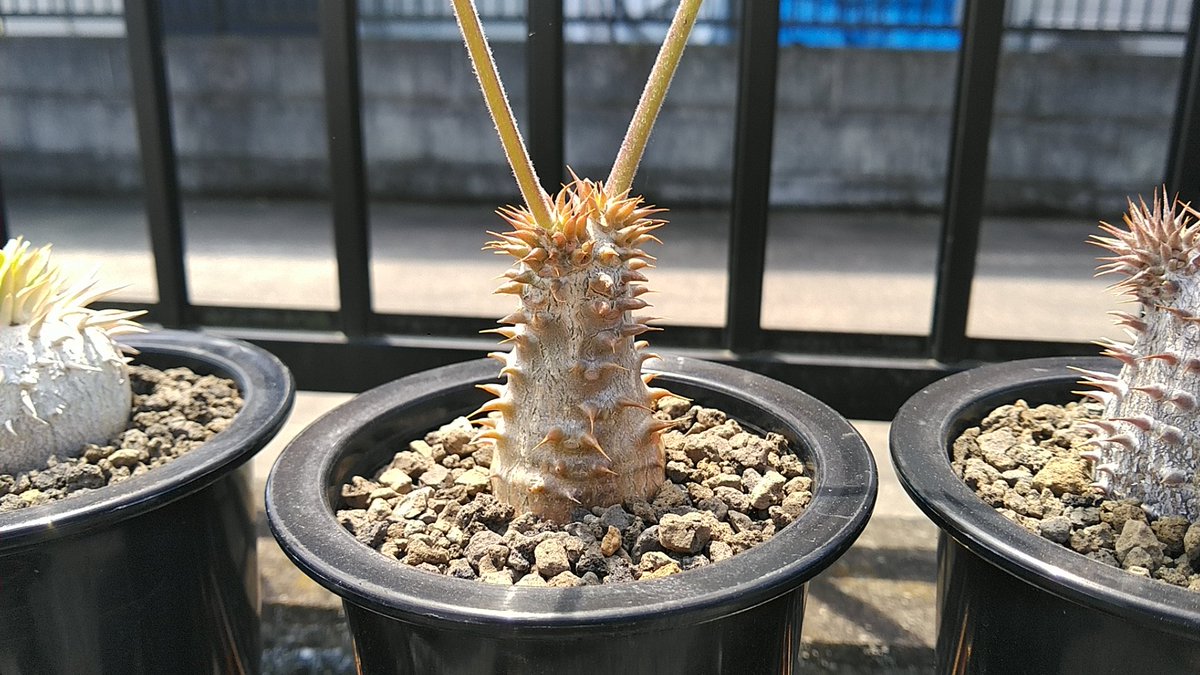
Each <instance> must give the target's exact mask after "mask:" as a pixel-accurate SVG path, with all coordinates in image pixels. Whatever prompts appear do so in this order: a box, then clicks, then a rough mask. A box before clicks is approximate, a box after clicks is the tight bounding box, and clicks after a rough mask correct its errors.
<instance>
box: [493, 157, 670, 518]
mask: <svg viewBox="0 0 1200 675" xmlns="http://www.w3.org/2000/svg"><path fill="white" fill-rule="evenodd" d="M654 213H657V210H655V209H652V208H649V207H645V206H643V205H642V203H641V198H640V197H634V198H629V197H627V196H621V197H616V198H610V197H609V196H607V195H606V194H605V192H604V190H603V188H602V186H601V185H600V184H598V183H594V182H592V181H589V180H582V179H578V178H576V179H575V180H574V181H573V182H572V183H571V184H569V185H567V186H566V187H564V188H563V189H562V191H561V192H560V193H559V194H558V196H557V198H556V199H555V200H554V203H553V208H552V219H553V223H554V226H553V228H551V229H547V228H544V227H541V226H539V225H537V224H536V223H535V222H534V221H533V218H532V216H531V215H530V213H529V212H528V211H526V210H524V209H507V210H502V211H501V215H502V216H504V217H505V219H506V220H507V221H508V222H509V224H510V225H512V226H513V230H512V232H508V233H503V234H497V233H492V234H495V235H496V236H497V237H499V238H498V239H497V240H496V241H494V242H492V243H491V244H489V247H490V248H494V249H496V250H497V252H500V253H507V254H510V255H512V256H513V257H514V258H516V259H517V261H516V263H515V264H514V266H513V267H512V268H511V269H510V270H509V271H508V273H507V274H506V277H507V280H506V281H505V282H504V283H503V284H502V285H501V286H500V287H499V288H498V289H497V292H499V293H511V294H514V295H517V296H519V297H520V307H519V309H517V311H515V312H513V313H512V314H510V315H508V316H507V317H505V318H504V319H502V320H501V323H504V324H508V325H507V326H505V327H503V328H499V329H496V332H498V333H500V334H502V335H503V336H504V337H505V339H506V342H511V343H512V345H513V349H512V351H511V352H508V353H502V352H496V353H494V354H492V356H493V357H494V358H496V359H498V360H500V361H501V362H502V363H503V364H504V367H503V369H502V371H501V373H502V375H503V376H505V377H506V378H507V382H506V384H505V385H503V386H495V385H488V386H486V387H484V388H485V389H487V390H488V391H490V392H492V393H493V394H495V395H496V396H497V398H495V399H494V400H492V401H489V402H488V403H487V404H486V405H485V406H484V407H483V408H482V409H481V411H483V412H491V413H492V415H491V416H490V417H489V418H486V419H485V420H483V423H484V424H485V425H486V427H487V428H486V429H485V430H484V431H483V432H482V434H481V435H482V437H484V438H488V439H491V440H492V441H493V442H494V454H493V459H492V473H493V476H492V490H493V494H495V496H496V497H497V498H499V499H500V500H501V501H504V502H506V503H508V504H511V505H513V506H514V507H516V508H517V510H518V511H520V512H525V511H528V512H531V513H534V514H536V515H539V516H542V517H544V518H547V519H551V520H555V521H565V520H567V519H569V517H570V515H571V512H572V510H574V509H575V508H576V507H579V506H583V507H588V508H590V507H592V506H609V505H612V504H616V503H620V502H621V501H622V500H624V499H626V498H648V497H651V496H653V494H654V493H655V491H656V490H657V489H658V488H659V486H660V485H661V483H662V482H663V480H664V474H663V450H662V445H661V440H660V434H661V432H662V430H663V428H664V424H663V423H662V422H660V421H659V420H657V419H655V418H654V417H653V416H652V412H653V403H654V401H655V400H657V399H658V398H661V397H663V396H665V395H667V392H666V391H665V390H662V389H656V388H650V387H649V386H647V383H648V382H649V381H650V377H649V376H645V377H643V375H642V374H641V366H642V363H643V361H645V360H646V359H648V358H650V357H651V356H653V355H652V354H650V353H649V352H648V351H646V343H645V342H643V341H640V340H638V339H637V338H638V336H639V335H640V334H642V333H644V332H646V331H648V330H652V329H651V328H650V327H649V326H647V325H646V321H647V320H645V319H643V320H638V319H635V318H634V317H633V316H632V312H633V310H637V309H641V308H643V307H646V306H647V304H646V302H645V301H644V300H642V299H641V298H640V297H639V296H640V295H642V294H643V293H645V292H646V287H645V286H643V285H641V284H640V283H639V282H643V281H645V280H646V278H645V277H644V276H643V275H642V273H641V272H640V271H639V270H640V269H642V268H645V267H647V266H649V260H650V257H649V256H648V255H647V254H646V253H645V252H644V251H643V250H642V249H641V248H640V247H641V246H642V245H643V244H645V243H646V242H649V241H657V238H655V237H654V235H652V234H650V232H651V231H652V230H654V229H656V228H658V227H660V226H661V225H662V224H663V221H660V220H653V219H651V218H650V216H651V215H653V214H654Z"/></svg>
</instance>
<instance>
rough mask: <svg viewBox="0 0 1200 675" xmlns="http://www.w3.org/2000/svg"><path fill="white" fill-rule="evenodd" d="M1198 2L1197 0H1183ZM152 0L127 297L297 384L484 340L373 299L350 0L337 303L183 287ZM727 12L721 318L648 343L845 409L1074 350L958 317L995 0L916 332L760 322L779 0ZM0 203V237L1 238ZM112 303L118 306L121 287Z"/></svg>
mask: <svg viewBox="0 0 1200 675" xmlns="http://www.w3.org/2000/svg"><path fill="white" fill-rule="evenodd" d="M527 1H528V5H527V12H526V21H527V22H528V24H529V27H530V30H529V31H528V34H529V36H530V37H529V42H528V45H527V49H526V58H527V66H528V69H529V77H528V80H529V82H530V83H531V85H530V87H529V94H528V95H529V100H528V109H529V120H530V123H531V124H530V128H529V129H528V130H527V131H528V136H529V137H531V154H532V155H533V160H534V163H535V164H536V165H537V166H538V167H541V172H540V173H541V175H542V176H544V177H545V178H546V180H547V182H548V183H557V181H558V179H559V178H561V176H560V167H562V166H563V129H564V124H563V90H564V88H563V81H562V79H563V51H564V50H563V27H564V5H563V3H562V2H561V0H527ZM1193 4H1197V5H1200V0H1197V2H1196V3H1193ZM162 8H163V5H162V4H160V2H159V1H158V0H125V7H124V16H125V22H126V30H127V36H128V48H129V51H130V63H131V67H132V82H133V89H134V96H135V99H136V100H135V108H136V115H137V122H138V133H139V141H140V144H141V152H142V162H143V169H144V174H145V203H146V211H147V215H148V220H149V226H150V232H151V242H152V251H153V254H154V259H155V265H156V274H157V281H158V289H159V301H158V302H157V303H156V304H153V305H149V306H145V307H143V308H144V309H147V310H148V311H149V313H150V314H149V319H150V320H152V321H156V322H159V323H161V324H163V325H164V326H168V327H199V328H205V329H214V330H220V331H222V332H226V333H229V334H233V335H237V336H239V337H243V338H246V339H249V340H251V341H253V342H256V343H258V344H260V345H262V346H264V347H266V348H267V349H269V350H271V351H273V352H274V353H276V354H278V355H279V356H280V357H281V358H282V359H283V360H284V361H285V362H287V363H288V365H289V366H290V367H291V368H292V369H293V371H294V372H295V374H296V377H297V380H298V382H299V385H300V386H301V387H303V388H308V389H318V390H334V391H360V390H363V389H365V388H368V387H370V386H373V385H376V384H379V383H381V382H383V381H386V380H389V379H393V378H395V377H398V376H400V375H403V374H406V373H410V372H415V371H418V370H423V369H426V368H429V367H433V366H436V365H441V364H445V363H450V362H454V361H459V360H463V359H467V358H473V357H477V356H480V355H482V354H483V353H484V352H486V351H489V350H491V349H492V348H493V347H494V342H493V341H492V340H490V339H481V338H480V337H479V336H478V334H477V333H478V331H479V330H481V329H484V328H490V327H492V326H493V325H494V322H493V320H492V319H490V318H458V317H442V316H414V315H401V314H385V313H379V312H376V311H375V310H374V309H373V303H372V298H371V284H370V278H369V273H370V272H369V270H370V266H369V265H368V259H369V252H370V242H369V239H368V232H369V230H368V222H367V219H368V210H367V183H366V170H365V164H364V157H363V142H362V128H361V86H360V75H359V73H360V71H359V45H358V41H359V30H358V26H359V13H358V8H359V3H358V2H356V1H355V0H321V2H320V4H319V6H318V9H319V16H318V18H319V25H320V26H321V37H322V49H323V56H324V68H325V83H326V113H327V114H326V123H327V125H328V137H329V139H330V140H329V157H330V162H329V171H330V173H331V178H332V208H333V222H334V232H335V243H336V256H337V267H338V282H339V286H340V288H339V293H340V309H338V310H337V311H317V310H287V309H280V308H270V307H240V308H239V307H232V308H231V307H217V306H203V305H197V304H193V303H192V301H191V298H190V295H189V292H188V288H187V283H186V276H185V271H184V255H183V249H184V247H183V228H182V217H181V210H180V195H179V188H178V183H177V177H176V176H177V174H176V171H177V167H176V161H175V155H174V146H173V143H172V132H171V116H170V112H169V111H170V106H169V99H168V87H167V82H166V76H165V64H164V53H163V21H162V18H163V17H162V14H161V12H162ZM740 13H741V20H740V22H739V23H738V33H737V36H738V38H737V39H738V40H739V42H740V49H739V52H738V60H739V68H738V79H739V81H738V106H737V117H736V122H735V124H736V130H735V148H734V153H733V158H732V163H733V167H732V169H733V194H732V211H731V213H732V216H731V221H732V222H731V229H730V241H729V261H728V271H729V274H728V293H727V298H728V300H727V311H726V321H725V326H724V328H723V329H716V328H710V327H702V326H672V327H671V328H670V330H668V331H666V332H665V333H663V334H662V336H661V338H660V339H658V340H656V343H655V346H656V347H659V348H661V349H669V350H675V351H679V352H684V353H690V354H692V355H695V356H699V357H702V358H708V359H711V360H714V361H720V362H726V363H732V364H734V365H737V366H740V367H744V368H748V369H751V370H755V371H759V372H762V373H765V374H767V375H770V376H773V377H776V378H778V379H781V380H783V381H786V382H789V383H792V384H795V385H797V386H799V387H802V388H803V389H805V390H806V391H809V392H810V393H812V394H814V395H816V396H818V397H819V398H821V399H823V400H825V401H827V402H829V403H830V404H831V405H833V406H834V407H835V408H837V409H839V410H840V411H841V412H843V413H844V414H846V415H849V416H852V417H861V418H870V419H890V418H891V416H892V415H893V413H894V412H895V410H896V409H897V407H898V406H899V404H900V403H901V402H903V400H905V399H906V398H907V397H908V396H909V395H911V394H912V393H913V392H915V391H916V390H917V389H919V388H920V387H922V386H923V385H925V384H927V383H929V382H931V381H933V380H934V379H937V378H939V377H941V376H943V375H945V374H946V373H947V372H949V371H952V370H955V369H960V368H964V367H968V366H970V365H972V364H975V363H978V362H986V361H997V360H1003V359H1009V358H1018V357H1030V356H1042V355H1052V354H1075V353H1092V352H1094V351H1095V348H1094V347H1090V346H1088V345H1082V344H1071V343H1055V342H1030V341H1015V340H996V339H978V338H973V337H969V336H968V335H967V334H966V322H967V310H968V306H969V304H970V291H971V282H972V279H973V277H974V271H975V256H976V248H977V244H978V240H979V231H980V216H981V213H980V209H981V205H982V204H983V201H984V200H983V196H984V185H985V172H986V166H987V153H988V140H989V135H990V125H991V122H992V108H993V98H994V94H995V85H996V75H997V67H998V62H999V57H1000V51H1001V39H1002V36H1003V35H1004V32H1005V16H1006V14H1005V4H1004V3H1003V2H1001V1H999V0H978V1H973V2H968V3H967V4H966V6H965V8H964V11H963V17H962V51H961V57H960V60H959V66H958V73H957V84H956V87H957V89H956V98H955V106H954V117H953V124H952V125H951V127H952V131H951V134H952V137H951V142H950V148H951V150H950V156H949V165H948V171H947V183H946V191H945V195H946V197H945V205H944V209H943V216H942V225H941V234H940V248H939V257H938V264H937V270H936V274H937V277H936V279H937V281H936V292H935V297H934V303H933V312H932V316H933V319H932V323H931V326H930V330H929V332H928V334H927V335H924V336H902V335H876V334H867V333H828V332H803V331H781V330H766V329H764V328H763V327H762V321H761V306H762V297H763V274H764V266H765V254H764V249H765V245H766V237H767V213H768V186H769V185H770V182H771V181H770V176H771V151H770V148H771V147H772V138H773V134H774V129H773V115H774V109H775V83H776V64H777V61H778V54H779V40H778V39H777V36H778V33H779V30H780V2H779V0H746V1H745V2H744V3H742V4H741V7H740ZM1198 19H1200V13H1197V12H1193V14H1192V17H1191V23H1190V26H1189V32H1188V42H1187V48H1186V53H1185V55H1184V67H1183V68H1182V81H1181V86H1180V93H1179V99H1178V100H1179V103H1178V110H1177V113H1176V120H1175V128H1174V132H1173V135H1172V139H1171V141H1170V146H1169V156H1170V157H1169V162H1168V166H1167V167H1165V169H1166V172H1165V181H1166V184H1167V186H1168V188H1169V189H1170V190H1173V191H1179V192H1181V193H1182V194H1183V195H1184V196H1185V197H1196V196H1200V171H1198V167H1200V111H1198V110H1197V101H1196V97H1197V94H1198V93H1200V55H1198V53H1197V48H1196V39H1197V35H1198V34H1200V24H1198ZM4 236H5V235H4V223H3V220H2V218H0V238H4ZM125 306H129V305H128V304H127V303H126V304H125Z"/></svg>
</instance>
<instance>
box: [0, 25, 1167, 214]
mask: <svg viewBox="0 0 1200 675" xmlns="http://www.w3.org/2000/svg"><path fill="white" fill-rule="evenodd" d="M522 56H523V55H522V47H521V46H520V45H513V44H501V45H499V46H498V49H497V58H498V60H499V65H500V69H501V72H502V73H503V74H504V76H505V78H506V84H507V86H508V89H509V93H510V96H511V98H512V99H513V102H514V105H515V107H516V109H517V114H518V116H521V117H523V101H524V96H525V81H524V72H523V71H524V69H523V64H522ZM653 56H654V49H653V48H652V47H649V46H643V47H637V46H630V45H615V46H613V45H571V46H570V48H569V49H568V64H567V68H568V76H569V77H568V82H569V84H568V104H567V119H568V144H567V161H568V164H570V165H571V166H572V167H574V168H575V169H576V171H578V172H579V173H581V174H591V175H594V176H597V177H602V176H603V175H605V174H606V172H607V167H608V164H609V163H610V162H611V160H612V157H613V155H614V153H615V150H616V146H617V143H618V141H619V139H620V137H621V135H622V133H623V132H624V128H625V125H626V124H627V123H628V117H629V114H630V113H631V111H632V109H633V105H634V103H635V102H636V99H637V95H638V93H639V90H640V87H641V83H642V81H643V79H644V77H645V73H646V72H647V70H648V69H649V64H650V63H651V61H652V59H653ZM955 58H956V57H955V55H954V54H946V53H928V52H925V53H921V52H912V53H908V52H895V51H851V50H810V49H803V48H786V49H785V50H784V51H783V53H782V55H781V62H780V83H779V106H778V109H777V113H776V130H777V134H776V136H777V137H776V142H775V148H774V175H773V184H772V199H773V200H774V201H775V202H776V203H778V204H781V205H800V206H812V205H820V206H848V207H860V206H888V207H899V208H913V209H926V208H936V207H937V205H938V204H939V203H940V201H941V196H942V184H943V180H944V172H945V164H946V157H947V148H948V135H949V120H950V110H951V105H952V94H953V78H954V67H955ZM168 61H169V79H170V84H171V87H172V91H173V114H174V122H175V135H176V139H177V143H178V154H179V160H180V178H181V181H182V185H183V187H184V189H185V190H186V191H188V192H190V193H196V194H209V195H244V196H271V195H287V196H297V195H320V194H322V193H324V191H325V190H326V189H327V186H328V182H329V181H328V176H327V168H326V158H325V154H326V144H325V129H324V104H323V100H322V89H323V87H322V78H321V61H320V53H319V45H318V44H317V42H316V40H315V39H310V38H261V37H256V38H252V39H251V38H244V37H181V38H171V39H170V41H169V44H168ZM733 61H734V49H733V48H731V47H715V46H706V47H695V48H692V49H690V50H689V52H688V54H687V58H685V59H684V62H683V65H682V66H681V69H680V72H679V74H678V76H677V78H676V81H675V84H674V86H673V88H672V91H671V96H670V97H669V99H668V104H667V108H666V109H665V110H664V111H663V114H662V117H661V118H660V123H659V127H658V128H657V129H656V131H655V136H654V138H653V139H652V141H651V146H650V149H649V151H648V154H647V157H646V160H645V162H644V164H643V169H642V172H641V173H640V174H639V181H638V187H639V188H640V189H642V190H644V191H645V192H646V193H647V194H648V195H649V196H650V197H651V198H652V199H654V200H658V201H660V202H662V203H668V204H676V205H677V204H680V203H682V202H685V201H692V202H698V203H706V204H720V203H723V202H726V201H727V200H728V198H729V193H730V190H731V184H730V157H731V154H732V145H733V140H732V134H733V122H734V104H735V96H736V83H735V67H734V62H733ZM362 63H363V81H364V89H365V92H364V99H365V100H364V109H363V124H364V130H365V141H366V147H367V155H368V164H369V166H368V170H369V175H370V180H371V186H372V192H373V194H374V195H375V196H378V197H383V198H404V199H414V198H415V199H431V200H444V199H456V198H462V199H483V200H489V201H495V200H511V199H513V195H514V193H515V190H514V188H513V187H512V183H511V178H510V177H509V174H508V170H507V167H506V166H505V165H504V164H503V157H502V155H501V154H500V151H499V149H498V145H497V142H496V140H495V138H494V136H493V131H492V128H491V122H490V120H488V118H487V116H486V114H485V113H484V111H483V109H482V106H481V101H480V98H479V94H478V92H477V91H476V90H475V84H474V80H473V76H472V74H471V72H470V70H469V69H468V66H467V63H466V57H465V55H464V53H463V50H462V48H461V46H460V45H458V44H457V43H454V42H395V41H387V42H375V41H368V42H366V43H365V44H364V45H363V52H362ZM1178 67H1179V62H1178V59H1177V58H1172V57H1156V56H1135V55H1129V54H1122V53H1119V52H1116V51H1114V52H1111V53H1078V52H1064V53H1053V52H1050V53H1040V54H1030V53H1011V54H1009V55H1007V56H1006V57H1005V59H1004V61H1003V64H1002V71H1001V73H1000V85H999V94H998V103H997V108H998V109H997V114H996V117H995V120H994V124H993V128H994V135H993V138H992V157H991V161H990V167H989V177H990V183H989V193H988V200H989V206H990V208H991V209H992V210H1002V211H1007V212H1013V211H1022V210H1029V209H1043V208H1047V207H1050V208H1055V209H1063V210H1069V211H1095V210H1097V209H1099V210H1101V211H1107V210H1111V209H1112V208H1114V205H1115V206H1116V208H1119V206H1120V202H1119V200H1121V199H1123V197H1124V195H1126V194H1127V193H1130V192H1146V191H1148V190H1149V189H1150V188H1151V187H1152V186H1154V185H1155V184H1157V182H1158V181H1160V180H1161V177H1162V171H1163V166H1164V163H1165V157H1166V144H1167V139H1168V136H1169V131H1170V118H1171V114H1172V111H1173V108H1174V99H1175V87H1176V78H1177V75H1178ZM526 131H527V133H529V130H526ZM0 171H2V172H3V177H4V181H5V186H6V189H10V190H13V191H21V190H24V191H57V192H110V191H116V192H134V191H136V190H137V189H138V187H139V185H140V182H141V178H140V169H139V165H138V160H137V143H136V135H135V131H134V119H133V111H132V103H131V99H130V88H129V77H128V62H127V56H126V52H125V44H124V41H122V40H119V39H103V38H97V39H86V38H65V39H55V38H6V39H3V40H0Z"/></svg>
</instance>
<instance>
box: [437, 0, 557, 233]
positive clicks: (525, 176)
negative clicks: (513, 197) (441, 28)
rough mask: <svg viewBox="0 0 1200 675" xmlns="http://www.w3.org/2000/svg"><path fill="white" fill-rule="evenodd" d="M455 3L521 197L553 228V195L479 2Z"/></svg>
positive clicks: (539, 221) (540, 222)
mask: <svg viewBox="0 0 1200 675" xmlns="http://www.w3.org/2000/svg"><path fill="white" fill-rule="evenodd" d="M452 2H453V4H454V16H455V18H457V19H458V27H459V30H461V31H462V35H463V41H464V42H466V44H467V53H468V54H470V56H471V64H472V65H473V66H474V67H475V76H476V77H477V78H478V79H479V88H480V90H481V91H483V99H484V101H485V102H486V103H487V107H488V112H490V113H491V114H492V122H493V123H494V124H495V125H496V133H497V134H499V135H500V145H502V146H503V147H504V154H505V156H506V157H508V163H509V165H510V166H511V167H512V170H513V176H515V177H516V179H517V187H519V188H520V189H521V196H522V197H523V198H524V199H525V204H526V205H527V206H528V207H529V212H530V213H532V214H533V220H534V222H536V223H537V224H538V225H541V226H542V227H544V228H546V229H550V228H551V227H553V221H552V220H551V218H550V207H549V197H548V196H547V195H546V192H545V190H543V189H542V186H541V183H540V182H538V177H537V172H536V171H534V168H533V162H531V161H530V159H529V152H528V151H527V150H526V149H525V141H524V140H523V139H522V138H521V131H520V130H519V129H518V128H517V120H516V119H515V118H514V117H513V113H512V108H510V107H509V105H508V97H507V96H506V95H505V93H504V84H503V83H502V82H501V81H500V73H498V72H497V71H496V62H495V60H494V59H493V58H492V50H491V48H490V47H489V46H488V42H487V37H486V36H484V34H483V26H482V25H481V24H480V21H479V12H478V11H476V9H475V2H474V0H452Z"/></svg>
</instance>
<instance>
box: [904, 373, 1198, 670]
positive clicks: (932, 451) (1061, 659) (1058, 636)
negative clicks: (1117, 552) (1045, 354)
mask: <svg viewBox="0 0 1200 675" xmlns="http://www.w3.org/2000/svg"><path fill="white" fill-rule="evenodd" d="M1072 365H1073V366H1077V367H1081V368H1087V369H1089V370H1109V371H1112V370H1114V366H1115V361H1113V360H1112V359H1101V358H1050V359H1032V360H1027V361H1014V362H1011V363H1002V364H997V365H991V366H984V367H981V368H976V369H973V370H968V371H965V372H962V373H958V374H956V375H953V376H950V377H948V378H945V379H943V380H940V381H938V382H935V383H934V384H932V385H930V386H929V387H928V388H926V389H925V390H923V391H921V392H919V393H917V394H916V395H915V396H913V397H912V398H911V399H909V401H908V402H907V403H905V405H904V406H903V407H902V408H901V410H900V412H899V413H898V414H897V415H896V419H895V420H894V421H893V422H892V427H891V450H892V461H893V463H894V464H895V466H896V472H897V474H898V475H899V477H900V482H901V483H902V484H903V485H904V487H905V489H906V490H908V493H909V495H910V496H911V497H912V498H913V500H914V501H915V502H916V503H917V505H918V506H919V507H920V508H921V510H922V511H924V512H925V514H926V515H928V516H929V518H930V519H932V520H933V521H934V523H936V524H937V525H938V527H939V528H941V534H940V537H939V540H938V579H937V609H938V638H937V672H942V673H997V674H1004V675H1010V674H1013V673H1038V674H1046V673H1088V674H1089V675H1096V674H1098V673H1154V674H1155V675H1159V674H1165V673H1193V674H1194V673H1198V672H1200V594H1197V593H1195V592H1192V591H1189V590H1187V589H1184V588H1179V587H1176V586H1171V585H1168V584H1165V583H1163V582H1160V581H1156V580H1151V579H1145V578H1142V577H1138V576H1135V575H1132V574H1129V573H1128V572H1125V571H1124V570H1121V569H1117V568H1114V567H1110V566H1108V565H1105V564H1103V563H1100V562H1097V561H1094V560H1090V559H1088V558H1086V557H1084V556H1082V555H1080V554H1078V553H1075V552H1074V551H1072V550H1070V549H1067V548H1065V547H1063V546H1060V545H1058V544H1055V543H1053V542H1050V541H1048V540H1046V539H1043V538H1041V537H1039V536H1037V535H1035V534H1033V533H1031V532H1029V531H1027V530H1025V529H1024V528H1022V527H1020V526H1019V525H1017V524H1016V523H1013V522H1011V521H1009V520H1008V519H1007V518H1005V517H1004V516H1002V515H1000V514H999V513H998V512H997V511H996V510H995V509H994V508H992V507H991V506H990V505H988V504H986V503H984V502H983V501H982V500H981V499H979V497H978V496H976V495H975V492H974V491H973V490H972V489H971V488H969V487H967V485H966V484H965V483H963V481H962V480H961V479H960V478H959V477H958V476H956V475H955V474H954V473H953V471H952V470H951V467H950V449H951V447H952V444H953V442H954V439H955V438H957V437H958V436H959V435H960V434H961V433H962V432H963V431H964V430H965V429H967V428H969V427H972V426H976V425H978V424H979V422H980V421H981V420H982V419H983V418H984V417H985V416H986V415H987V414H988V413H989V412H991V411H992V410H994V409H995V408H997V407H999V406H1001V405H1005V404H1009V403H1012V402H1014V401H1016V400H1017V399H1024V400H1025V401H1026V402H1027V403H1029V404H1030V405H1031V406H1036V405H1040V404H1042V403H1056V404H1063V403H1066V402H1068V401H1071V400H1074V399H1076V398H1078V397H1077V396H1074V395H1072V394H1071V391H1072V390H1076V389H1079V385H1078V384H1077V382H1078V380H1079V375H1078V374H1076V373H1074V372H1072V371H1070V370H1068V369H1067V366H1072Z"/></svg>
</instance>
